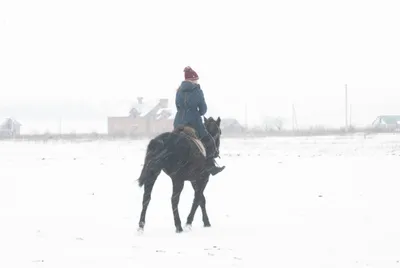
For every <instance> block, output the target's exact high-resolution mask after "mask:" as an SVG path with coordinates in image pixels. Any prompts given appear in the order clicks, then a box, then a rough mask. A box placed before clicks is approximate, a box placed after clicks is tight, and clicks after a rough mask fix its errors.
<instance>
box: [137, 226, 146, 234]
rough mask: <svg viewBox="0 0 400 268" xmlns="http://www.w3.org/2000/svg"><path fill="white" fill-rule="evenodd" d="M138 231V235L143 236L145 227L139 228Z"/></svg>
mask: <svg viewBox="0 0 400 268" xmlns="http://www.w3.org/2000/svg"><path fill="white" fill-rule="evenodd" d="M136 231H137V233H138V234H143V232H144V229H143V227H139V228H137V230H136Z"/></svg>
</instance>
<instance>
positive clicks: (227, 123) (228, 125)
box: [220, 118, 245, 135]
mask: <svg viewBox="0 0 400 268" xmlns="http://www.w3.org/2000/svg"><path fill="white" fill-rule="evenodd" d="M220 127H221V131H222V135H225V134H226V135H230V134H240V133H243V132H245V127H243V126H242V125H241V124H240V123H239V121H238V120H236V119H235V118H223V119H222V120H221V126H220Z"/></svg>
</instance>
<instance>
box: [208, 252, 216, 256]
mask: <svg viewBox="0 0 400 268" xmlns="http://www.w3.org/2000/svg"><path fill="white" fill-rule="evenodd" d="M207 255H208V256H215V254H213V253H211V252H208V253H207Z"/></svg>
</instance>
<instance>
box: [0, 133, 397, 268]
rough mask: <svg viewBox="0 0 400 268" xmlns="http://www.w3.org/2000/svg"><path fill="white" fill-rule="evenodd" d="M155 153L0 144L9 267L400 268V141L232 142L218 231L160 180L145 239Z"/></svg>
mask: <svg viewBox="0 0 400 268" xmlns="http://www.w3.org/2000/svg"><path fill="white" fill-rule="evenodd" d="M146 145H147V141H113V142H106V141H95V142H86V143H69V142H48V143H40V142H37V143H35V142H0V171H1V173H0V267H7V268H10V267H51V268H61V267H69V268H70V267H74V268H77V267H96V268H100V267H118V268H122V267H130V268H133V267H134V268H141V267H175V268H179V267H185V268H189V267H218V268H221V267H249V268H250V267H262V268H264V267H274V268H276V267H290V268H294V267H307V268H310V267H324V268H325V267H341V268H344V267H379V268H382V267H400V215H399V206H400V187H399V186H400V182H399V180H400V177H399V172H400V171H399V168H398V167H399V161H400V136H399V135H374V136H368V137H367V138H364V136H363V135H360V136H353V137H309V138H265V139H253V140H250V139H249V140H243V139H223V140H222V141H221V146H222V147H221V157H222V159H220V160H219V163H220V164H221V165H222V164H225V165H226V166H227V168H226V169H225V170H224V171H223V172H222V173H221V174H219V175H217V176H215V177H212V178H211V181H210V183H209V184H208V187H207V189H206V191H205V195H206V198H207V208H208V215H209V217H210V221H211V225H212V227H211V228H203V227H202V221H201V211H200V210H198V211H197V213H196V217H195V220H194V223H193V228H192V231H190V232H184V233H182V234H176V233H175V227H174V224H173V217H172V210H171V204H170V197H171V193H172V187H171V181H170V179H169V178H168V177H167V176H166V175H164V174H162V175H161V176H160V177H159V179H158V181H157V183H156V185H155V188H154V191H153V195H152V200H151V203H150V206H149V210H148V213H147V222H146V227H145V232H144V233H143V234H142V235H138V234H137V233H136V228H137V225H138V219H139V214H140V210H141V200H142V192H143V189H142V188H139V187H138V186H137V183H136V181H135V180H136V179H137V178H138V176H139V172H140V169H141V164H142V162H143V158H144V153H145V147H146ZM192 199H193V190H192V188H191V186H190V184H189V183H187V184H186V185H185V189H184V191H183V193H182V196H181V201H180V205H179V209H180V215H181V219H182V221H183V222H185V220H186V217H187V214H188V213H189V209H190V207H191V203H192Z"/></svg>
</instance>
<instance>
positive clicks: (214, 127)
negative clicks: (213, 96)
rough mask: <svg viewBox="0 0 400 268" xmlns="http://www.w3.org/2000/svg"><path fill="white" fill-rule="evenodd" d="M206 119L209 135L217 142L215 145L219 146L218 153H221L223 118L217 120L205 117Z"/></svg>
mask: <svg viewBox="0 0 400 268" xmlns="http://www.w3.org/2000/svg"><path fill="white" fill-rule="evenodd" d="M203 119H204V126H205V127H206V129H207V131H208V133H210V135H211V136H212V137H213V139H214V140H215V145H216V146H217V149H218V152H219V145H220V138H221V134H222V132H221V128H220V125H221V118H220V117H218V118H217V120H215V119H214V118H212V117H209V118H206V117H205V116H203Z"/></svg>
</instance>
